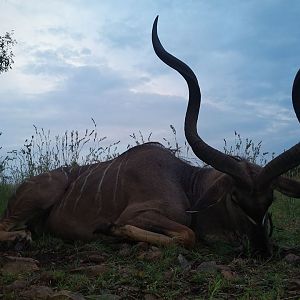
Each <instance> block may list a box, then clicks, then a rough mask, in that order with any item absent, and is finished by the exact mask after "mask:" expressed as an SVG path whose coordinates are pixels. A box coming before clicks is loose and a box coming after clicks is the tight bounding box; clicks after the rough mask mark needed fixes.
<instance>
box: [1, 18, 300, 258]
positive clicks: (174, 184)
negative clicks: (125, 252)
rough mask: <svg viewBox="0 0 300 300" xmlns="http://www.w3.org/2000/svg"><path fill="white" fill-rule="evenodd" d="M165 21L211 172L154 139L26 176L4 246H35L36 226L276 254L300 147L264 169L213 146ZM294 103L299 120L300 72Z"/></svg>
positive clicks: (72, 235)
mask: <svg viewBox="0 0 300 300" xmlns="http://www.w3.org/2000/svg"><path fill="white" fill-rule="evenodd" d="M157 21H158V17H157V18H156V19H155V21H154V24H153V29H152V43H153V47H154V51H155V53H156V54H157V56H158V57H159V58H160V59H161V60H162V61H163V62H164V63H166V64H167V65H169V66H170V67H171V68H172V69H174V70H176V71H177V72H179V73H180V74H181V75H182V76H183V78H184V79H185V81H186V82H187V85H188V90H189V99H188V106H187V111H186V116H185V123H184V129H185V136H186V139H187V141H188V143H189V145H190V146H191V148H192V149H193V152H194V153H195V155H196V156H197V157H198V158H199V159H201V160H202V161H204V162H205V163H206V164H208V165H210V166H211V167H207V168H199V167H195V166H192V165H190V164H188V163H186V162H184V161H182V160H180V159H178V158H176V157H175V156H174V155H173V153H172V152H171V151H170V150H168V149H166V148H165V147H163V146H162V145H161V144H159V143H146V144H143V145H139V146H136V147H134V148H132V149H129V150H128V151H126V152H125V153H123V154H121V155H120V156H118V157H117V158H115V159H113V160H110V161H106V162H101V163H95V164H91V165H86V166H81V167H79V166H77V167H61V168H58V169H56V170H53V171H50V172H47V173H43V174H40V175H38V176H35V177H32V178H30V179H28V180H25V181H24V182H23V183H22V184H21V185H20V186H19V187H18V189H17V190H16V192H15V194H14V195H13V196H12V197H11V199H10V201H9V203H8V207H7V209H6V210H5V212H4V215H3V217H2V219H1V222H0V241H6V240H15V239H27V240H31V233H30V231H29V230H28V229H30V230H31V231H35V232H51V233H52V234H54V235H56V236H59V237H62V238H64V239H69V240H76V239H81V240H92V239H97V238H98V237H99V235H102V234H107V235H113V236H117V237H122V238H128V239H131V240H135V241H145V242H149V243H152V244H157V245H168V244H173V243H177V244H181V245H183V246H185V247H191V246H193V245H194V244H195V242H196V241H197V240H198V239H201V238H204V237H205V236H206V235H208V234H214V235H216V234H217V235H222V236H226V237H231V238H235V239H238V240H243V239H244V238H246V239H247V240H248V241H249V243H250V245H251V247H252V249H253V251H259V252H261V253H266V254H269V253H270V252H271V246H270V240H269V230H268V224H270V221H271V218H270V215H269V214H268V209H269V207H270V205H271V204H272V202H273V200H274V195H273V193H274V190H278V191H279V192H281V193H283V194H285V195H288V196H291V197H295V198H299V197H300V182H299V181H296V180H293V179H290V178H287V177H284V176H282V174H284V173H285V172H287V171H288V170H290V169H292V168H294V167H296V166H298V165H299V164H300V144H299V143H298V144H296V145H295V146H293V147H292V148H290V149H289V150H287V151H285V152H284V153H282V154H281V155H279V156H278V157H276V158H274V159H273V160H272V161H270V162H269V163H268V164H267V165H266V166H265V167H261V166H258V165H255V164H252V163H250V162H248V161H246V160H244V159H240V158H236V157H232V156H230V155H226V154H224V153H222V152H220V151H218V150H217V149H214V148H213V147H211V146H210V145H208V144H206V143H205V142H204V141H203V140H202V139H201V138H200V137H199V135H198V133H197V120H198V114H199V109H200V103H201V93H200V88H199V84H198V81H197V78H196V76H195V74H194V73H193V71H192V70H191V69H190V68H189V67H188V66H187V65H186V64H184V63H183V62H182V61H180V60H179V59H177V58H176V57H174V56H172V55H171V54H169V53H168V52H167V51H166V50H165V49H164V48H163V47H162V45H161V43H160V41H159V39H158V36H157ZM292 100H293V106H294V110H295V112H296V115H297V118H298V120H299V116H300V72H299V71H298V73H297V75H296V77H295V80H294V84H293V91H292Z"/></svg>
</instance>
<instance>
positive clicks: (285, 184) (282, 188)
mask: <svg viewBox="0 0 300 300" xmlns="http://www.w3.org/2000/svg"><path fill="white" fill-rule="evenodd" d="M274 188H275V189H276V190H277V191H279V192H280V193H282V194H284V195H286V196H289V197H293V198H300V181H297V180H295V179H291V178H287V177H283V176H280V177H278V178H277V179H276V181H275V186H274Z"/></svg>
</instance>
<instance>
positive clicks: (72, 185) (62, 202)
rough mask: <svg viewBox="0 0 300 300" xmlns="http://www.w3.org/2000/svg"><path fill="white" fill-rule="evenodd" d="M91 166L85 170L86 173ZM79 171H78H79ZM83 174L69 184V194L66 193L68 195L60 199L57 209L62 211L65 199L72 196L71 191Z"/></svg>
mask: <svg viewBox="0 0 300 300" xmlns="http://www.w3.org/2000/svg"><path fill="white" fill-rule="evenodd" d="M91 166H92V165H90V166H89V167H88V168H87V170H86V171H89V169H90V168H91ZM80 169H81V167H80ZM80 169H79V170H80ZM84 173H85V172H84ZM84 173H83V174H84ZM83 174H81V175H79V176H78V177H77V178H76V179H75V180H74V182H72V183H71V188H70V189H69V192H68V194H67V195H66V197H64V198H63V199H62V201H61V203H60V205H59V209H63V208H64V207H65V204H66V202H67V199H68V198H69V197H70V195H71V194H72V192H73V190H74V188H75V185H76V183H77V182H78V180H79V179H80V178H81V176H82V175H83Z"/></svg>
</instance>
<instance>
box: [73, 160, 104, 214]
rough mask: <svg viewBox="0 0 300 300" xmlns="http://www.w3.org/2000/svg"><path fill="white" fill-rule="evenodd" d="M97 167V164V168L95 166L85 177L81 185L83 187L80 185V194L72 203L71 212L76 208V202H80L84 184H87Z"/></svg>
mask: <svg viewBox="0 0 300 300" xmlns="http://www.w3.org/2000/svg"><path fill="white" fill-rule="evenodd" d="M99 166H100V163H99V164H97V166H96V167H95V168H93V169H92V170H91V171H90V172H89V174H88V175H87V176H86V177H85V180H84V183H83V185H82V187H81V189H80V193H79V195H78V197H77V198H76V200H75V202H74V206H73V211H74V210H75V209H76V207H77V204H78V202H79V200H80V198H81V195H82V193H83V190H84V188H85V185H86V183H87V180H88V178H89V177H90V176H91V175H92V173H94V172H95V171H96V170H97V169H98V167H99Z"/></svg>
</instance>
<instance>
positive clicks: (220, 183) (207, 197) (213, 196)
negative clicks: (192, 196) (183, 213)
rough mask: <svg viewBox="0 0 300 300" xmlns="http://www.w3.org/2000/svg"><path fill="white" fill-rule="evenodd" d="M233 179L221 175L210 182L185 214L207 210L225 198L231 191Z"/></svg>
mask: <svg viewBox="0 0 300 300" xmlns="http://www.w3.org/2000/svg"><path fill="white" fill-rule="evenodd" d="M232 187H233V179H232V177H231V176H229V175H226V174H224V175H222V176H221V177H220V178H218V179H217V180H216V181H214V182H212V184H211V185H210V187H209V188H208V189H207V190H206V192H205V193H204V195H203V196H202V197H201V198H200V199H198V200H197V201H196V202H195V203H194V204H193V205H192V207H191V208H190V209H189V210H188V211H187V212H197V211H199V210H203V209H207V208H209V207H210V206H213V205H215V204H217V203H218V202H220V201H221V200H222V199H224V198H225V196H226V194H228V193H230V192H231V191H232Z"/></svg>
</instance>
